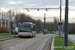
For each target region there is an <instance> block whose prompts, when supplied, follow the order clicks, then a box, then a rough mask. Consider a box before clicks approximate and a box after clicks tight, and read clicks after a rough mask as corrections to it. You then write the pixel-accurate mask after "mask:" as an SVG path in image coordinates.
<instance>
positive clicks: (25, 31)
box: [18, 22, 36, 37]
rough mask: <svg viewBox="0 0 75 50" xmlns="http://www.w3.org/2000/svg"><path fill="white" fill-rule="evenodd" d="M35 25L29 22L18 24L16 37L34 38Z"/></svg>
mask: <svg viewBox="0 0 75 50" xmlns="http://www.w3.org/2000/svg"><path fill="white" fill-rule="evenodd" d="M35 35H36V25H35V24H33V23H31V22H23V23H19V24H18V37H35Z"/></svg>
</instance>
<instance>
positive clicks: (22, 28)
mask: <svg viewBox="0 0 75 50" xmlns="http://www.w3.org/2000/svg"><path fill="white" fill-rule="evenodd" d="M18 31H19V32H31V26H24V25H19V28H18Z"/></svg>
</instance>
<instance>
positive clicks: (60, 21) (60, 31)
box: [59, 0, 62, 37]
mask: <svg viewBox="0 0 75 50" xmlns="http://www.w3.org/2000/svg"><path fill="white" fill-rule="evenodd" d="M61 4H62V0H60V33H59V34H60V37H61Z"/></svg>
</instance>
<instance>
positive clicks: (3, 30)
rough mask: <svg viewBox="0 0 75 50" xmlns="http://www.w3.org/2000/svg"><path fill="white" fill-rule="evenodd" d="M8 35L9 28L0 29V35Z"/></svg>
mask: <svg viewBox="0 0 75 50" xmlns="http://www.w3.org/2000/svg"><path fill="white" fill-rule="evenodd" d="M2 32H3V33H9V28H8V27H3V29H2V27H0V33H2Z"/></svg>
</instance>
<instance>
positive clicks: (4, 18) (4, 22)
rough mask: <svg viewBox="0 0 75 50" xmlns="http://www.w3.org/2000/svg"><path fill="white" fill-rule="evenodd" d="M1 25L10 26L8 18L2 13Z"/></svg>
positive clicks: (0, 15) (0, 16)
mask: <svg viewBox="0 0 75 50" xmlns="http://www.w3.org/2000/svg"><path fill="white" fill-rule="evenodd" d="M0 27H8V19H7V17H6V16H4V15H2V14H1V13H0Z"/></svg>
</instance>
